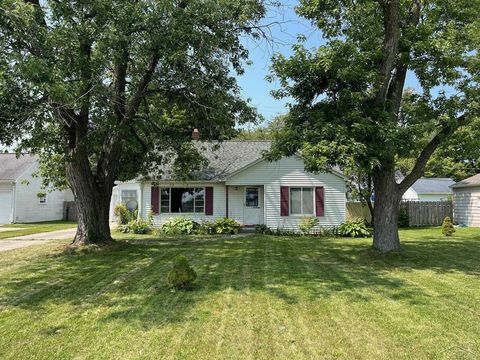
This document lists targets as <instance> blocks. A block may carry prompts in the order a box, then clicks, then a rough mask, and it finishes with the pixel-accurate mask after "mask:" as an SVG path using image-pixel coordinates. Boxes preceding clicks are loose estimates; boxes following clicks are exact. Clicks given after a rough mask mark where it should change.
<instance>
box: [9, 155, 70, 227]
mask: <svg viewBox="0 0 480 360" xmlns="http://www.w3.org/2000/svg"><path fill="white" fill-rule="evenodd" d="M37 170H38V162H37V159H36V158H35V157H34V156H31V155H28V154H26V155H22V156H20V157H18V158H17V156H16V155H15V154H7V153H0V224H9V223H17V222H18V223H23V222H38V221H53V220H61V219H62V218H63V202H64V201H71V200H73V195H72V192H71V191H70V190H67V191H51V192H50V191H45V190H44V189H42V186H41V185H42V184H41V183H42V179H41V178H40V177H35V176H33V174H34V173H35V172H36V171H37Z"/></svg>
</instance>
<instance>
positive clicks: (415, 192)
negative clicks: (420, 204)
mask: <svg viewBox="0 0 480 360" xmlns="http://www.w3.org/2000/svg"><path fill="white" fill-rule="evenodd" d="M453 184H455V181H453V180H452V179H450V178H421V179H418V180H417V181H416V182H415V183H414V184H413V185H412V186H411V187H410V188H408V190H407V191H406V192H405V194H403V196H402V199H403V200H406V201H448V200H450V199H451V198H452V189H451V188H450V186H451V185H453Z"/></svg>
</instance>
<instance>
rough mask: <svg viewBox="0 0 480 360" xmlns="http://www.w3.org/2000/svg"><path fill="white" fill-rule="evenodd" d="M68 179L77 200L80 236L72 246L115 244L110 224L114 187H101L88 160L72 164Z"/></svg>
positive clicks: (68, 170) (74, 161) (78, 233)
mask: <svg viewBox="0 0 480 360" xmlns="http://www.w3.org/2000/svg"><path fill="white" fill-rule="evenodd" d="M82 163H83V164H82ZM67 176H68V179H69V182H70V186H71V188H72V191H73V195H74V197H75V202H76V206H77V217H78V227H77V233H76V234H75V238H74V240H73V242H72V244H73V245H86V244H102V243H108V242H111V241H113V240H112V237H111V235H110V224H109V212H110V198H111V195H112V188H113V184H99V183H98V181H97V180H96V179H95V176H94V175H93V174H92V172H91V169H90V167H89V164H88V161H87V162H82V161H76V160H73V161H72V162H69V163H68V164H67Z"/></svg>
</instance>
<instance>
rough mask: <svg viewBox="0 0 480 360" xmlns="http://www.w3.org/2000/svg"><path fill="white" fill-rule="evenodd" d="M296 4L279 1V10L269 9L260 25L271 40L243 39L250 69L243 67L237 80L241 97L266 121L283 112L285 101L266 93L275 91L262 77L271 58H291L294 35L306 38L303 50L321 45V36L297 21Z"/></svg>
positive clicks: (303, 21) (308, 25)
mask: <svg viewBox="0 0 480 360" xmlns="http://www.w3.org/2000/svg"><path fill="white" fill-rule="evenodd" d="M296 3H297V1H295V0H283V1H282V5H281V6H279V7H273V6H272V7H269V8H268V12H267V15H266V17H265V18H264V19H263V20H262V24H264V25H266V24H270V25H269V26H268V31H267V35H268V37H270V38H271V39H269V40H268V41H266V40H259V41H254V40H252V39H250V38H245V39H244V44H245V46H246V47H247V49H248V50H249V52H250V60H251V61H252V62H253V63H252V64H251V65H246V66H245V74H244V75H242V76H239V77H238V83H239V85H240V87H241V88H242V92H243V96H244V97H245V98H249V99H251V104H252V105H253V106H255V107H256V108H257V109H258V111H259V112H260V114H262V115H263V116H264V117H265V120H266V121H269V120H271V119H272V118H273V117H275V115H278V114H283V113H286V112H287V107H286V104H287V102H288V100H287V99H281V100H277V99H274V98H273V97H272V96H271V95H270V92H271V91H272V90H274V89H277V88H278V82H275V81H274V82H272V83H270V82H268V81H267V80H265V76H267V75H268V74H269V71H270V70H269V68H270V63H271V57H272V55H273V54H274V53H276V52H279V53H281V54H283V55H285V56H289V55H291V54H292V51H291V47H292V45H293V44H295V43H296V38H297V35H299V34H303V35H305V36H306V37H307V42H306V46H307V47H315V46H318V45H321V44H322V43H323V40H322V37H321V33H320V32H319V31H318V30H316V29H315V27H313V26H312V25H311V24H310V22H309V21H307V20H305V19H303V18H301V17H299V16H298V15H297V14H296V13H295V11H294V7H295V5H296Z"/></svg>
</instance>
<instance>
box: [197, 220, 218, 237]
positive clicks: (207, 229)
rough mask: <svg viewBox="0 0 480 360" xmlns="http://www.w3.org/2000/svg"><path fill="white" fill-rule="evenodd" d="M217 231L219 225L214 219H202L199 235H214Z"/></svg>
mask: <svg viewBox="0 0 480 360" xmlns="http://www.w3.org/2000/svg"><path fill="white" fill-rule="evenodd" d="M216 233H217V227H216V226H215V223H214V222H213V221H202V222H201V223H200V226H199V227H198V230H197V234H199V235H214V234H216Z"/></svg>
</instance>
